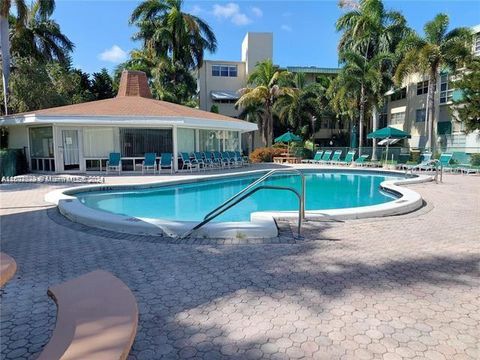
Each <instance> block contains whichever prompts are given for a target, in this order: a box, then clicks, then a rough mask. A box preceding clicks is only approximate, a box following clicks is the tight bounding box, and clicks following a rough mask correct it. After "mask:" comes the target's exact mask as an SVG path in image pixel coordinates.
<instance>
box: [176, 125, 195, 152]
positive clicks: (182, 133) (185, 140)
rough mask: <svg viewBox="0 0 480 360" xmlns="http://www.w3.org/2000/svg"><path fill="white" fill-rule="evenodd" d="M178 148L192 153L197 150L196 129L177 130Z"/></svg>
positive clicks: (180, 150)
mask: <svg viewBox="0 0 480 360" xmlns="http://www.w3.org/2000/svg"><path fill="white" fill-rule="evenodd" d="M177 148H178V151H179V152H188V153H191V152H193V151H195V130H194V129H182V128H179V129H178V130H177Z"/></svg>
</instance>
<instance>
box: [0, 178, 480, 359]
mask: <svg viewBox="0 0 480 360" xmlns="http://www.w3.org/2000/svg"><path fill="white" fill-rule="evenodd" d="M137 180H138V179H137ZM55 188H58V186H53V185H28V184H21V185H20V184H18V185H17V184H15V185H8V184H7V185H2V186H1V190H2V192H1V198H0V201H1V206H0V207H1V208H2V209H1V210H0V211H1V214H2V217H1V223H0V225H1V228H0V230H1V250H2V251H5V252H7V253H8V254H10V255H11V256H13V257H14V258H15V259H16V261H17V264H18V273H17V274H16V276H15V277H14V278H13V279H12V281H10V283H8V284H7V285H6V286H5V287H4V288H3V289H2V290H1V322H0V325H1V328H0V331H1V345H0V347H1V348H0V349H1V358H2V359H23V358H35V357H36V355H37V354H38V353H39V352H40V351H41V350H42V347H43V346H44V345H45V344H46V343H47V342H48V340H49V338H50V336H51V332H52V330H53V328H54V326H55V319H56V317H55V316H56V306H55V304H54V303H53V301H52V300H51V299H49V298H48V296H47V293H46V292H47V289H48V287H49V286H50V285H53V284H58V283H60V282H63V281H65V280H67V279H70V278H73V277H76V276H78V275H81V274H83V273H86V272H89V271H92V270H95V269H98V268H100V269H104V270H107V271H110V272H112V273H113V274H115V275H116V276H118V277H119V278H120V279H121V280H123V281H124V282H125V283H126V284H127V285H128V286H129V287H130V288H131V290H132V291H133V293H134V295H135V296H136V298H137V301H138V305H139V311H140V322H139V328H138V333H137V336H136V339H135V342H134V344H133V347H132V350H131V353H130V356H129V358H130V359H175V358H182V359H183V358H203V359H217V358H218V359H220V358H232V359H260V358H264V359H297V358H305V359H329V360H330V359H392V360H393V359H432V360H433V359H435V360H436V359H454V360H460V359H478V358H479V334H480V303H479V298H480V291H479V285H480V280H479V279H480V272H479V264H480V226H479V219H480V178H479V177H478V176H477V177H472V176H461V175H458V176H446V177H445V179H444V183H443V184H439V185H436V184H434V183H429V184H419V185H412V186H411V188H412V189H414V190H416V191H418V192H419V193H421V194H422V196H423V197H424V199H425V200H426V202H427V205H426V206H425V207H424V208H423V209H421V210H419V211H417V212H415V213H412V214H408V215H404V216H398V217H390V218H383V219H366V220H355V221H346V222H344V223H324V222H308V223H307V224H306V225H305V230H304V235H305V239H304V240H303V241H297V242H296V243H287V244H285V243H283V244H274V243H270V244H252V245H250V244H248V245H245V244H244V245H219V244H214V245H209V244H207V245H196V244H190V243H183V244H175V243H166V242H162V240H161V239H159V240H158V241H141V239H140V240H138V239H131V238H130V237H127V238H125V239H122V238H119V239H116V238H112V237H106V236H101V235H99V234H98V233H95V231H93V232H91V233H88V232H84V231H78V229H77V228H75V227H74V226H70V227H69V226H68V224H69V223H68V222H66V225H67V226H66V225H65V224H62V223H61V222H60V223H59V222H56V221H53V220H52V218H51V216H49V212H51V211H56V210H53V209H52V208H51V207H49V206H48V205H47V204H46V203H45V202H44V201H43V196H44V194H45V193H46V192H48V191H51V190H53V189H55ZM292 225H293V226H294V223H293V222H292Z"/></svg>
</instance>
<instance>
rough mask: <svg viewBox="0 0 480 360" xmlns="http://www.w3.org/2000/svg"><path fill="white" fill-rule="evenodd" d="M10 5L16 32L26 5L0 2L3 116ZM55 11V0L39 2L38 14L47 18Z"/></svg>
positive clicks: (17, 0) (18, 0)
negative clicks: (13, 13) (13, 14)
mask: <svg viewBox="0 0 480 360" xmlns="http://www.w3.org/2000/svg"><path fill="white" fill-rule="evenodd" d="M12 3H13V4H14V6H15V9H16V25H17V30H18V29H19V28H21V27H22V25H23V24H24V21H25V19H26V18H27V5H26V3H25V0H0V48H1V53H2V82H3V100H4V106H5V114H7V113H8V109H7V97H8V79H9V77H10V30H9V23H8V19H9V17H10V10H11V8H12ZM54 9H55V0H39V12H40V13H41V14H42V15H44V16H49V15H51V14H52V13H53V10H54Z"/></svg>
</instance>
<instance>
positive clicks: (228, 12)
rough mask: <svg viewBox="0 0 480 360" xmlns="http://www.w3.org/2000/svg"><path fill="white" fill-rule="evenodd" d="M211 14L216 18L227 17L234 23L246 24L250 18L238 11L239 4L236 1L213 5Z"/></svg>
mask: <svg viewBox="0 0 480 360" xmlns="http://www.w3.org/2000/svg"><path fill="white" fill-rule="evenodd" d="M213 15H215V16H216V17H217V18H221V19H228V20H230V21H231V22H232V23H234V24H235V25H247V24H250V23H251V22H252V20H251V19H250V18H249V17H248V16H247V15H245V14H244V13H242V12H241V11H240V6H238V4H236V3H228V4H225V5H219V4H215V5H213Z"/></svg>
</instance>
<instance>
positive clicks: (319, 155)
mask: <svg viewBox="0 0 480 360" xmlns="http://www.w3.org/2000/svg"><path fill="white" fill-rule="evenodd" d="M322 155H323V150H318V151H317V152H316V153H315V156H314V157H313V159H303V160H302V163H304V164H312V163H315V162H317V161H320V160H322Z"/></svg>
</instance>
